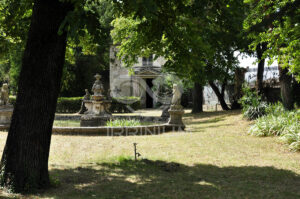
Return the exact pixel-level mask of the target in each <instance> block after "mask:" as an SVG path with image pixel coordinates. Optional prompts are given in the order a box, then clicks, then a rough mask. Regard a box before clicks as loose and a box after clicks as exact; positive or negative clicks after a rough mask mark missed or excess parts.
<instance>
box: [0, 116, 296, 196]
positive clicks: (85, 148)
mask: <svg viewBox="0 0 300 199" xmlns="http://www.w3.org/2000/svg"><path fill="white" fill-rule="evenodd" d="M184 122H185V123H186V126H187V128H186V130H187V133H177V132H173V133H166V134H162V135H155V136H128V137H103V136H102V137H100V136H99V137H97V136H62V135H53V136H52V141H51V150H50V157H49V169H50V176H51V178H52V181H53V182H55V185H56V187H54V188H51V189H49V190H46V191H42V192H40V193H38V194H36V195H27V196H21V195H13V194H7V193H4V192H3V193H2V195H3V198H22V197H26V198H43V199H44V198H55V199H69V198H70V199H82V198H83V199H92V198H97V199H98V198H107V199H110V198H122V199H123V198H130V199H131V198H153V199H154V198H155V199H156V198H285V199H286V198H299V197H300V190H299V187H300V164H299V162H300V153H299V152H290V151H289V150H288V149H287V148H286V147H285V146H284V145H283V144H282V143H281V142H280V141H279V139H278V138H276V137H265V138H259V137H254V136H249V135H248V134H247V131H248V129H249V126H250V125H251V124H253V122H249V121H247V120H244V119H243V118H242V115H241V113H240V112H239V111H229V112H223V111H219V112H206V113H202V114H197V115H194V114H189V113H188V114H186V115H185V117H184ZM5 139H6V133H2V134H0V150H3V147H4V143H5ZM133 143H138V144H137V151H138V152H139V153H140V154H141V155H142V157H141V158H144V160H142V159H141V158H140V159H139V161H134V160H133V159H134V158H133ZM0 152H1V154H2V151H0ZM0 195H1V194H0ZM0 198H1V197H0Z"/></svg>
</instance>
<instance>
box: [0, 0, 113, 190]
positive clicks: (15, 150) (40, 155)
mask: <svg viewBox="0 0 300 199" xmlns="http://www.w3.org/2000/svg"><path fill="white" fill-rule="evenodd" d="M103 2H104V0H98V1H89V0H86V1H85V0H80V1H69V0H66V1H60V0H35V1H31V0H22V1H3V2H1V3H3V4H1V9H2V8H3V7H5V6H6V7H8V8H11V7H12V8H13V9H3V10H5V11H7V13H6V12H5V13H4V21H1V23H2V25H3V26H2V29H1V30H5V34H6V36H5V37H11V38H13V39H16V38H18V36H19V35H20V32H19V31H15V26H9V24H10V23H11V22H14V21H15V22H16V23H21V22H20V21H19V20H22V16H23V14H22V13H27V14H28V15H29V16H31V24H30V28H29V30H28V36H27V37H26V38H25V40H26V47H25V51H24V55H23V59H22V67H21V72H20V78H19V83H18V94H17V99H16V104H15V108H14V112H13V116H12V121H11V127H10V129H9V132H8V137H7V141H6V145H5V148H4V151H3V155H2V160H1V165H0V167H1V175H0V177H1V178H0V183H1V185H2V186H7V187H9V188H11V189H12V190H13V191H15V192H26V191H31V190H34V189H39V188H46V187H48V186H49V184H50V182H49V173H48V157H49V148H50V142H51V133H52V125H53V120H54V114H55V109H56V103H57V97H58V94H59V91H60V87H61V78H62V72H63V66H64V60H65V54H66V46H67V38H69V42H74V43H75V44H76V43H80V42H84V43H85V44H86V45H85V46H86V47H88V48H89V49H90V48H91V47H93V46H95V45H97V43H95V44H93V45H89V44H92V43H93V41H95V40H98V42H99V41H103V40H101V39H100V38H101V37H102V36H103V34H107V32H105V31H101V30H102V28H103V26H102V25H101V21H100V20H99V19H100V17H99V15H100V14H101V12H100V11H99V10H101V9H100V8H101V5H102V3H103ZM2 5H4V6H3V7H2ZM97 8H99V9H97ZM1 14H3V13H1ZM11 17H12V18H11ZM2 19H3V17H2V18H1V20H2ZM3 27H4V28H3ZM25 30H26V29H25ZM14 33H16V34H14ZM67 36H68V37H67ZM83 38H84V39H83ZM70 40H71V41H70ZM22 41H24V40H22Z"/></svg>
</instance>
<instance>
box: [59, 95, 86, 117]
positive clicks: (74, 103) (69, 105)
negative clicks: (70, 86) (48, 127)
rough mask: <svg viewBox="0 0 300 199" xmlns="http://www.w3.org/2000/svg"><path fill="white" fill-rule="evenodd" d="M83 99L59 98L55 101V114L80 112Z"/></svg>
mask: <svg viewBox="0 0 300 199" xmlns="http://www.w3.org/2000/svg"><path fill="white" fill-rule="evenodd" d="M82 98H83V97H59V98H58V100H57V106H56V112H57V113H76V112H78V111H79V110H80V107H81V103H82Z"/></svg>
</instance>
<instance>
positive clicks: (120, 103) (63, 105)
mask: <svg viewBox="0 0 300 199" xmlns="http://www.w3.org/2000/svg"><path fill="white" fill-rule="evenodd" d="M82 98H83V97H59V98H58V100H57V107H56V112H57V113H76V112H78V111H79V110H80V107H81V102H82ZM9 99H10V103H11V104H13V105H15V103H16V97H15V96H10V97H9ZM140 107H141V100H140V98H139V97H120V98H113V99H112V103H111V107H110V111H111V112H112V113H128V112H130V110H131V109H134V110H137V109H139V108H140Z"/></svg>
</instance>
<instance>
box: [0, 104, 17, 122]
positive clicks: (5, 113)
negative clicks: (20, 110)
mask: <svg viewBox="0 0 300 199" xmlns="http://www.w3.org/2000/svg"><path fill="white" fill-rule="evenodd" d="M13 110H14V107H13V106H12V105H6V106H0V125H3V126H9V125H10V122H11V116H12V113H13Z"/></svg>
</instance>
